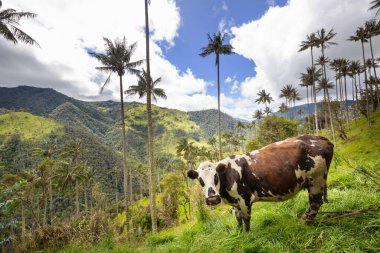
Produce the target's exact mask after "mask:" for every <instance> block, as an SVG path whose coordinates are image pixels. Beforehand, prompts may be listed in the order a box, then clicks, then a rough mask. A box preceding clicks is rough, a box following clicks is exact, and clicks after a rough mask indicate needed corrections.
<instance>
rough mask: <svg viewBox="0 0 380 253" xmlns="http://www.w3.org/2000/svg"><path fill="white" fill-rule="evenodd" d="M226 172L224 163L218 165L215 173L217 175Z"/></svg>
mask: <svg viewBox="0 0 380 253" xmlns="http://www.w3.org/2000/svg"><path fill="white" fill-rule="evenodd" d="M226 170H227V166H226V165H225V164H224V163H219V164H218V165H217V166H216V172H218V173H219V174H224V173H225V172H226Z"/></svg>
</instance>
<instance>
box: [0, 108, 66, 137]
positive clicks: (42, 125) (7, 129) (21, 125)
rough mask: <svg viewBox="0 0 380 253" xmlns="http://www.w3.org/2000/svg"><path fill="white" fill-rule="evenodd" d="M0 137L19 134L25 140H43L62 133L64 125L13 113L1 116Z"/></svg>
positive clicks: (29, 115)
mask: <svg viewBox="0 0 380 253" xmlns="http://www.w3.org/2000/svg"><path fill="white" fill-rule="evenodd" d="M0 126H1V127H0V136H1V137H2V138H6V137H7V136H11V135H15V134H18V135H20V137H21V139H24V140H33V141H37V140H42V139H43V138H45V137H46V136H48V135H49V134H51V133H62V128H63V125H61V124H59V123H57V122H56V121H54V120H52V119H47V118H43V117H40V116H35V115H33V114H30V113H28V112H11V113H6V114H2V115H0Z"/></svg>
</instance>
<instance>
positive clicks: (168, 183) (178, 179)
mask: <svg viewBox="0 0 380 253" xmlns="http://www.w3.org/2000/svg"><path fill="white" fill-rule="evenodd" d="M184 183H185V182H184V178H183V176H182V175H181V174H179V173H175V172H171V173H167V174H166V175H165V176H164V178H163V179H162V180H161V182H160V185H161V188H162V195H161V198H162V217H163V219H164V222H165V225H166V226H168V227H170V226H173V225H175V224H176V223H177V221H178V218H179V210H178V207H179V205H180V203H181V202H184V199H186V198H187V196H186V195H187V193H186V190H185V187H183V185H184ZM181 186H182V187H181Z"/></svg>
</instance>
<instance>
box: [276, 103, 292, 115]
mask: <svg viewBox="0 0 380 253" xmlns="http://www.w3.org/2000/svg"><path fill="white" fill-rule="evenodd" d="M288 111H289V107H288V106H287V105H286V104H284V103H281V105H280V106H279V107H278V112H280V113H286V112H288Z"/></svg>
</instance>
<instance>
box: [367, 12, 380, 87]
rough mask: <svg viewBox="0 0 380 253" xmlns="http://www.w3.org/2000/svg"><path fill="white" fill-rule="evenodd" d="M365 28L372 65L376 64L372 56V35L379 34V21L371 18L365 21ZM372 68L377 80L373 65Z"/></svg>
mask: <svg viewBox="0 0 380 253" xmlns="http://www.w3.org/2000/svg"><path fill="white" fill-rule="evenodd" d="M365 30H366V31H367V39H368V40H369V45H370V49H371V59H372V66H375V65H376V64H375V58H374V57H373V47H372V37H374V36H377V35H379V34H380V21H379V22H376V20H375V19H371V20H369V21H367V22H365ZM373 69H374V74H375V78H376V80H377V73H376V68H375V67H374V68H373Z"/></svg>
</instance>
